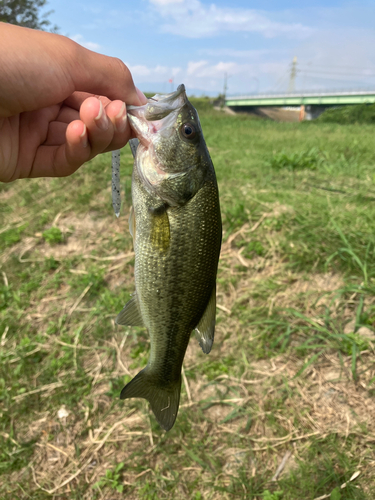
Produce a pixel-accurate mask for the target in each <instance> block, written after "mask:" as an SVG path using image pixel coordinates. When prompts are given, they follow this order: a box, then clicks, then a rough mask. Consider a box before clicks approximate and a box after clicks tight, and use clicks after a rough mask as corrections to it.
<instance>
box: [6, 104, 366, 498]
mask: <svg viewBox="0 0 375 500" xmlns="http://www.w3.org/2000/svg"><path fill="white" fill-rule="evenodd" d="M196 103H197V107H198V108H199V109H200V116H201V121H202V126H203V130H204V133H205V138H206V141H207V144H208V146H209V149H210V152H211V155H212V158H213V161H214V165H215V168H216V172H217V177H218V183H219V189H220V194H221V204H222V214H223V223H224V235H223V236H224V239H223V247H222V255H221V260H220V265H219V273H218V292H217V293H218V309H217V320H218V321H217V333H216V338H215V343H214V347H213V350H212V352H211V353H210V354H209V355H208V356H206V355H204V354H203V353H202V351H201V349H200V348H199V346H198V344H197V342H196V340H195V339H194V338H192V340H191V342H190V345H189V347H188V351H187V354H186V358H185V362H184V372H183V381H184V382H183V388H182V396H181V405H180V411H179V415H178V418H177V421H176V424H175V426H174V428H173V429H172V430H171V431H170V432H169V433H165V432H163V431H162V430H161V429H160V428H159V426H158V425H157V424H156V422H155V419H154V418H153V416H152V414H151V413H150V411H149V408H148V404H147V403H146V402H145V401H143V400H127V401H120V400H119V393H120V390H121V389H122V387H123V386H124V384H125V383H126V382H127V381H129V380H130V377H132V376H134V375H135V374H136V373H137V372H138V371H139V369H140V368H141V367H143V366H144V365H145V364H146V362H147V357H148V350H149V339H148V336H147V333H146V332H145V331H144V330H143V329H141V328H126V327H116V325H115V323H114V318H115V316H116V314H117V313H118V312H119V311H120V310H121V308H122V307H123V305H124V304H125V302H126V301H127V300H128V299H129V296H130V293H132V291H133V289H134V284H133V281H134V280H133V265H134V254H133V252H132V242H131V237H130V235H129V232H128V227H127V216H128V213H129V208H130V204H131V199H130V175H131V169H132V158H131V154H130V150H129V148H128V147H127V148H125V149H124V151H123V155H122V167H121V173H122V188H123V193H125V194H124V204H123V208H122V213H121V216H120V218H119V220H116V218H115V216H114V214H113V211H112V206H111V191H110V185H111V169H110V155H103V156H101V157H99V158H97V159H94V160H93V161H92V162H90V164H88V165H86V166H85V167H83V168H82V169H80V171H79V172H77V173H76V174H75V175H74V176H72V177H71V178H66V179H38V180H22V181H18V182H16V183H13V184H8V185H1V186H0V189H1V191H0V208H1V211H0V216H1V221H0V224H1V225H0V227H1V229H0V248H1V255H0V265H1V268H0V403H1V404H0V498H1V499H2V500H14V499H33V500H34V499H35V500H44V499H49V498H56V499H60V500H63V499H69V500H70V499H72V500H78V499H82V500H83V499H108V500H109V499H110V500H116V499H120V498H127V499H130V500H131V499H141V500H159V499H174V500H175V499H193V500H203V499H204V500H210V499H232V498H239V499H245V498H246V499H259V500H299V499H306V500H310V499H311V500H313V499H325V498H328V499H331V500H339V499H342V500H343V499H347V500H349V499H350V500H362V499H373V498H375V482H374V478H375V356H374V354H375V350H374V347H375V334H374V331H375V294H374V292H375V169H374V165H375V133H374V128H373V126H371V125H336V124H327V123H302V124H299V123H291V124H285V123H274V122H270V121H263V120H261V119H255V118H251V117H248V116H244V115H239V116H228V115H226V114H224V113H220V112H218V111H217V112H215V111H213V110H211V109H210V107H209V105H208V104H207V103H206V102H204V101H196Z"/></svg>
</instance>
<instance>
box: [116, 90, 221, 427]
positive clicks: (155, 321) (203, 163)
mask: <svg viewBox="0 0 375 500" xmlns="http://www.w3.org/2000/svg"><path fill="white" fill-rule="evenodd" d="M154 99H157V100H156V101H155V100H151V99H150V100H149V102H148V104H147V105H145V106H141V107H139V108H136V107H134V108H133V107H131V108H130V110H129V115H130V118H129V119H130V123H131V126H132V128H133V129H134V131H135V133H136V135H137V137H138V138H139V140H140V145H139V147H138V150H137V154H136V158H135V162H134V169H133V178H132V199H133V209H132V214H131V217H130V221H129V225H130V230H131V233H132V235H133V240H134V250H135V270H134V275H135V289H136V291H135V294H134V295H133V297H132V299H131V300H130V301H129V302H128V303H127V304H126V306H125V307H124V309H123V310H122V311H121V313H120V314H119V315H118V317H117V320H116V321H117V323H118V324H122V325H134V326H135V325H139V326H141V325H142V326H145V327H146V328H147V330H148V332H149V335H150V344H151V351H150V357H149V361H148V363H147V366H146V367H145V368H144V369H143V370H142V371H141V372H139V373H138V374H137V375H136V376H135V377H134V379H133V380H131V381H130V382H129V383H128V384H127V385H126V386H125V387H124V389H123V390H122V392H121V399H127V398H133V397H140V398H145V399H147V400H148V401H149V403H150V405H151V409H152V410H153V412H154V414H155V417H156V419H157V420H158V422H159V424H160V425H161V427H163V429H165V430H169V429H171V428H172V427H173V424H174V422H175V420H176V417H177V412H178V406H179V399H180V389H181V368H182V362H183V359H184V356H185V352H186V348H187V345H188V342H189V338H190V335H191V332H192V331H193V330H194V329H195V331H196V336H197V338H198V340H199V343H200V345H201V347H202V349H203V351H204V352H205V353H209V352H210V350H211V347H212V343H213V339H214V330H215V314H216V273H217V265H218V259H219V254H220V246H221V234H222V228H221V216H220V205H219V195H218V188H217V182H216V176H215V171H214V168H213V165H212V161H211V158H210V155H209V153H208V150H207V147H206V144H205V142H204V138H203V134H202V130H201V126H200V122H199V118H198V115H197V112H196V111H195V109H194V108H193V106H192V105H191V104H190V102H189V101H188V99H187V97H186V94H185V89H184V87H183V85H180V87H179V88H178V89H177V91H176V92H175V93H173V94H168V95H166V96H155V97H154Z"/></svg>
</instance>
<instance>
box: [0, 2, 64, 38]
mask: <svg viewBox="0 0 375 500" xmlns="http://www.w3.org/2000/svg"><path fill="white" fill-rule="evenodd" d="M46 3H47V0H0V21H1V22H3V23H10V24H16V25H18V26H25V27H26V28H34V29H38V30H45V29H47V27H48V26H50V25H51V22H50V21H48V19H46V17H47V16H48V15H49V14H51V12H52V11H49V12H46V13H45V14H43V15H42V16H40V9H41V8H42V7H44V6H45V4H46ZM52 31H57V27H56V26H54V27H53V28H52Z"/></svg>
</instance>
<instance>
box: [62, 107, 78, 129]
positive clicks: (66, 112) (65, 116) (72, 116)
mask: <svg viewBox="0 0 375 500" xmlns="http://www.w3.org/2000/svg"><path fill="white" fill-rule="evenodd" d="M74 120H79V110H76V109H73V108H71V107H69V106H65V105H64V104H63V105H62V106H61V109H60V112H59V114H58V115H57V118H56V121H59V122H63V123H66V124H69V123H70V122H73V121H74Z"/></svg>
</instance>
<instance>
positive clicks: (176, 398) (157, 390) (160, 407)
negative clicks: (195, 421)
mask: <svg viewBox="0 0 375 500" xmlns="http://www.w3.org/2000/svg"><path fill="white" fill-rule="evenodd" d="M180 391H181V375H180V378H179V380H177V382H175V383H174V384H173V385H171V386H169V387H160V386H159V385H157V382H156V380H155V377H153V376H152V374H151V373H150V372H148V369H147V367H146V368H144V369H143V370H142V371H140V372H139V373H138V374H137V375H136V376H135V377H134V378H133V380H131V381H130V382H129V383H128V384H127V385H126V386H125V387H124V388H123V390H122V391H121V395H120V398H121V399H128V398H144V399H147V401H148V402H149V403H150V405H151V409H152V411H153V412H154V415H155V417H156V420H157V421H158V422H159V424H160V426H161V427H162V428H163V429H164V430H165V431H169V430H170V429H172V427H173V425H174V423H175V420H176V417H177V412H178V406H179V403H180Z"/></svg>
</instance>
